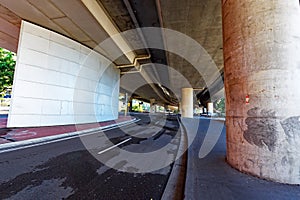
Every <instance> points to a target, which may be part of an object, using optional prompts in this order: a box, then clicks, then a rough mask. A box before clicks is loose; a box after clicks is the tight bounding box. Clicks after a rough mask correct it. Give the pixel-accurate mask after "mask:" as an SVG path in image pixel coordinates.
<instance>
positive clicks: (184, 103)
mask: <svg viewBox="0 0 300 200" xmlns="http://www.w3.org/2000/svg"><path fill="white" fill-rule="evenodd" d="M193 104H194V103H193V88H182V89H181V116H182V117H187V118H193V116H194V113H193Z"/></svg>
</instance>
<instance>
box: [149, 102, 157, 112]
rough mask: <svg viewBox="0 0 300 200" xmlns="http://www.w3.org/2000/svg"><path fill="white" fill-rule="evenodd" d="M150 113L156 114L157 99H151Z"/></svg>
mask: <svg viewBox="0 0 300 200" xmlns="http://www.w3.org/2000/svg"><path fill="white" fill-rule="evenodd" d="M150 113H156V104H155V99H150Z"/></svg>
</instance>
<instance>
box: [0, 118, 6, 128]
mask: <svg viewBox="0 0 300 200" xmlns="http://www.w3.org/2000/svg"><path fill="white" fill-rule="evenodd" d="M6 124H7V118H0V128H6Z"/></svg>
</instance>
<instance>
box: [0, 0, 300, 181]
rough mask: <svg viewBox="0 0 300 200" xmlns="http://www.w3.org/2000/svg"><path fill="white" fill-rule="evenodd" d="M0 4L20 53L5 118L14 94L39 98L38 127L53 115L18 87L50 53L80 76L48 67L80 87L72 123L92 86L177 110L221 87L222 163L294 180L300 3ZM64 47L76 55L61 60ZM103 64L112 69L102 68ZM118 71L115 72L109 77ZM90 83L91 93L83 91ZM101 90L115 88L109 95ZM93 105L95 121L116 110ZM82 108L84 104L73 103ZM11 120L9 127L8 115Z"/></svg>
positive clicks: (79, 0)
mask: <svg viewBox="0 0 300 200" xmlns="http://www.w3.org/2000/svg"><path fill="white" fill-rule="evenodd" d="M0 9H1V10H0V11H1V15H0V25H1V26H0V27H1V28H0V46H2V47H4V48H7V49H9V50H12V51H14V52H17V53H18V59H19V60H18V62H19V63H18V64H17V65H18V66H17V71H16V72H17V73H16V74H17V75H16V77H17V78H18V80H19V81H18V80H17V81H16V80H15V83H16V86H14V87H15V89H14V91H15V93H16V94H15V96H13V97H14V98H15V99H16V100H14V102H13V104H12V106H15V109H14V108H12V110H11V114H16V113H17V112H18V109H19V108H20V107H22V105H21V103H20V104H18V102H20V101H21V100H22V101H24V99H30V98H31V99H39V101H40V104H41V110H38V111H37V112H41V113H44V114H45V113H46V114H47V117H46V118H40V119H39V120H40V124H41V125H44V124H43V123H44V122H49V123H50V125H51V123H54V124H55V119H52V118H51V116H52V117H53V118H54V117H55V115H54V114H55V111H53V110H51V111H47V109H46V108H47V106H48V105H49V104H48V103H45V102H46V101H48V100H47V99H48V98H46V97H45V96H43V94H45V92H44V93H43V92H42V89H41V88H40V86H37V88H39V90H41V93H40V94H36V93H32V95H31V96H30V97H29V96H26V94H21V92H16V91H24V87H25V86H24V83H25V82H26V83H29V82H30V84H32V81H30V80H29V79H31V77H30V78H28V77H27V79H26V77H21V72H20V71H22V70H21V69H24V66H31V67H35V68H36V67H37V66H38V68H39V69H40V68H43V70H44V69H46V71H45V70H44V72H43V73H44V74H50V71H53V68H51V66H52V64H53V62H54V60H55V59H56V60H57V58H59V59H60V60H59V62H60V63H65V62H66V61H67V62H68V63H69V64H70V63H73V64H74V63H75V67H74V71H76V70H78V71H79V75H78V74H76V73H75V72H74V74H73V75H72V72H73V69H72V68H71V64H70V66H68V68H67V69H63V67H64V66H65V65H66V64H61V66H60V68H59V69H57V70H56V72H59V74H60V75H59V77H60V79H62V80H66V79H64V78H63V76H62V74H63V75H64V76H65V75H66V74H67V75H68V76H69V75H72V76H73V79H74V76H76V80H75V81H73V82H75V84H73V85H72V86H69V85H64V86H63V87H64V88H69V89H70V88H71V89H78V88H79V90H80V92H77V93H76V94H74V95H73V93H74V91H73V93H72V91H71V92H70V91H69V92H70V97H71V96H72V98H74V99H76V100H77V101H76V103H77V106H75V107H76V109H78V110H76V109H75V110H76V111H75V112H77V113H79V114H78V116H77V115H76V116H77V117H78V118H79V119H78V121H77V122H82V123H83V122H89V121H92V120H94V119H93V118H91V119H89V120H86V121H85V119H86V118H87V117H88V114H87V113H85V111H84V110H88V109H91V108H90V107H91V106H90V107H89V106H87V105H90V104H93V102H89V101H86V100H85V99H84V98H82V96H89V95H91V94H94V93H93V89H94V88H93V87H95V88H99V93H97V92H96V96H97V97H91V98H92V99H93V98H95V99H101V98H102V99H103V98H107V99H108V100H107V101H110V99H112V101H111V102H113V99H114V98H115V97H116V95H115V93H118V92H119V89H117V90H116V89H115V88H116V87H117V88H119V85H118V84H120V90H121V91H122V92H127V93H129V94H130V95H132V96H134V97H137V98H142V99H146V100H149V101H150V99H155V102H157V103H160V104H167V105H178V104H179V103H180V102H181V101H182V102H183V99H184V102H189V103H183V105H181V106H182V109H183V111H184V112H185V110H189V112H190V110H192V109H190V108H191V106H193V105H188V104H192V103H190V102H191V101H190V100H191V99H193V98H192V97H193V96H195V97H196V98H194V102H193V100H192V102H193V104H197V103H198V102H201V104H202V105H205V104H206V103H207V102H210V101H213V100H216V99H218V98H220V97H222V96H223V94H224V85H225V90H226V97H227V98H226V106H227V108H226V109H227V111H226V115H227V119H226V126H227V160H228V162H229V163H230V164H231V165H232V166H234V167H235V168H237V169H239V170H241V171H244V172H247V173H251V174H254V175H257V176H260V177H263V178H267V179H271V180H275V181H280V182H284V183H292V184H296V183H298V184H299V183H300V175H299V170H300V161H299V160H300V159H299V155H300V154H299V149H298V146H299V143H300V139H299V132H300V128H299V127H300V125H299V119H300V118H299V116H300V111H299V108H298V107H297V106H294V105H295V104H296V102H297V101H298V100H299V98H300V93H299V92H298V91H299V90H298V88H297V87H296V86H297V85H298V84H299V81H298V80H299V78H298V77H299V76H297V75H299V63H300V61H299V56H298V54H299V49H300V44H299V43H300V42H299V38H300V31H299V28H297V27H299V26H298V24H297V19H299V15H300V14H299V1H297V0H291V1H289V2H288V3H287V2H285V3H283V2H282V1H280V0H275V1H272V2H270V1H268V0H263V1H258V0H246V1H243V2H238V1H234V0H222V1H221V0H187V1H182V0H147V1H139V0H114V1H107V0H97V1H96V0H63V1H62V0H22V1H12V0H0ZM270 16H272V17H270ZM22 20H23V21H22ZM41 27H43V28H41ZM149 27H151V28H149ZM30 38H36V39H41V38H42V41H43V42H44V43H43V42H42V43H43V44H44V45H45V46H44V47H45V48H40V46H39V45H34V44H31V42H32V43H34V41H35V40H31V39H30ZM36 44H38V42H37V43H36ZM31 45H32V46H34V47H31ZM59 45H60V46H59ZM58 46H59V47H58ZM64 46H65V47H68V48H69V49H72V50H74V51H75V53H74V54H72V55H68V56H66V57H67V58H64V57H62V54H63V53H64V51H63V50H62V49H63V47H64ZM223 48H224V49H223ZM33 50H34V52H35V53H36V52H38V53H42V54H43V55H47V56H46V59H48V61H47V63H43V62H40V63H36V62H33V61H29V59H28V56H29V57H30V55H32V54H30V53H28V52H31V53H32V51H33ZM60 50H61V52H60ZM88 51H91V52H95V55H94V53H89V52H88ZM91 54H92V56H91V57H90V55H91ZM36 55H37V54H36ZM39 55H40V54H39ZM82 55H85V56H83V57H82ZM223 55H224V59H223ZM26 56H27V57H26ZM19 57H20V58H19ZM50 57H51V59H50ZM26 58H27V59H26ZM31 59H33V57H31ZM95 60H98V61H100V63H101V66H100V67H99V66H98V64H97V63H96V64H95V65H92V64H91V65H89V63H90V62H91V63H93V62H94V61H95ZM82 63H83V64H82ZM107 63H108V64H107ZM105 64H107V65H108V66H110V67H111V69H110V70H107V69H108V68H107V67H106V68H105V67H104V68H103V66H104V65H105ZM88 65H89V66H88ZM45 66H47V67H45ZM76 66H77V68H76ZM80 66H86V67H83V68H80ZM53 67H55V66H54V65H53ZM91 67H93V68H95V69H96V72H97V73H98V74H102V75H103V74H104V76H103V77H104V78H100V77H101V76H95V77H93V75H94V74H95V70H94V73H93V72H87V71H88V68H91ZM101 67H102V68H101ZM25 68H26V67H25ZM63 70H65V71H63ZM66 71H67V72H66ZM82 71H84V72H82ZM103 71H105V72H103ZM35 72H36V69H35ZM81 72H82V73H81ZM28 75H29V76H30V73H28ZM19 76H20V77H21V78H20V77H19ZM49 76H50V75H49ZM117 76H118V78H119V77H121V78H120V79H119V80H117V79H116V78H115V77H117ZM37 77H38V76H37ZM53 77H57V76H56V75H53ZM78 77H79V78H80V80H88V79H89V77H91V80H93V81H94V82H87V83H85V84H83V81H81V82H80V81H79V83H78ZM32 79H36V78H32ZM70 79H71V78H70ZM97 79H101V81H99V83H98V82H97ZM111 79H112V80H114V81H113V82H112V83H111V81H110V80H111ZM68 80H69V79H68ZM223 80H224V82H225V84H223ZM22 81H23V82H22ZM47 81H48V82H46V83H43V84H42V85H43V87H45V85H47V87H48V88H50V87H49V85H51V87H54V86H55V87H58V86H59V87H60V88H62V87H61V84H60V85H55V83H56V82H57V81H58V80H54V81H53V80H47ZM51 81H53V82H54V83H51V84H50V82H51ZM60 81H61V80H60ZM36 82H38V84H40V82H39V81H36ZM36 82H35V83H34V84H35V85H37V84H36ZM61 82H63V81H61ZM22 83H23V84H22ZM93 84H96V86H95V85H93ZM89 85H92V86H91V88H93V89H92V91H89V90H86V88H85V86H89ZM31 86H32V85H31ZM49 90H50V89H49ZM103 90H107V91H114V92H113V93H114V94H112V95H110V96H108V97H107V95H108V94H104V93H103ZM61 91H62V92H61V93H57V94H54V95H57V96H61V95H62V94H65V93H67V90H65V89H64V90H62V89H61ZM82 91H84V92H82ZM97 91H98V89H97ZM190 91H191V92H190ZM71 93H72V94H71ZM17 94H18V95H19V96H18V95H17ZM182 94H184V95H185V96H184V97H183V96H182ZM13 95H14V94H13ZM22 95H23V96H22ZM24 95H25V96H26V98H23V97H24ZM41 95H42V96H41ZM105 95H106V96H105ZM42 97H45V99H43V98H42ZM186 97H189V98H186ZM91 98H90V99H91ZM18 99H19V100H20V101H18ZM93 101H94V99H93ZM72 102H75V100H73V99H72V100H71V103H72ZM51 103H53V107H55V106H56V105H58V104H59V105H58V107H59V108H58V110H57V113H60V114H61V113H62V112H63V111H64V110H68V109H69V110H70V109H71V108H70V105H69V104H70V100H68V99H63V98H57V99H52V101H51ZM56 103H57V104H56ZM95 105H97V109H98V107H99V110H97V112H99V113H100V114H99V118H98V117H96V120H103V118H102V119H101V116H107V118H105V119H110V118H109V117H115V116H113V115H114V112H115V111H114V112H111V113H108V114H107V113H106V107H109V106H111V105H106V104H99V105H98V104H95ZM84 106H86V109H81V108H82V107H84ZM93 106H94V104H93ZM91 110H93V109H91ZM19 112H20V110H19ZM64 112H65V113H69V111H64ZM189 114H190V113H188V114H187V115H186V116H190V115H189ZM16 115H18V114H16ZM30 115H32V113H28V116H30ZM184 115H185V114H184ZM69 117H70V116H69ZM83 118H84V119H83ZM43 120H44V121H43ZM51 120H54V121H51ZM64 120H66V122H69V121H68V120H70V119H67V118H66V119H64ZM62 121H63V120H62ZM11 122H12V124H14V123H13V119H11Z"/></svg>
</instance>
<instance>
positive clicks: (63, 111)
mask: <svg viewBox="0 0 300 200" xmlns="http://www.w3.org/2000/svg"><path fill="white" fill-rule="evenodd" d="M17 55H18V57H17V65H16V70H15V78H14V85H13V96H12V98H13V100H12V105H11V109H10V113H9V118H8V127H25V126H48V125H62V124H74V123H90V122H95V121H106V120H113V119H116V118H117V116H118V96H119V70H117V69H115V68H114V67H113V66H109V67H107V66H108V65H109V64H110V62H109V61H108V60H107V59H106V58H105V57H103V56H102V55H100V54H98V53H96V52H94V51H92V50H90V49H88V48H87V47H85V46H83V45H81V44H79V43H77V42H75V41H73V40H71V39H69V38H66V37H64V36H62V35H59V34H57V33H54V32H52V31H49V30H47V29H44V28H41V27H38V26H36V25H33V24H30V23H28V22H24V21H23V22H22V26H21V32H20V40H19V47H18V53H17Z"/></svg>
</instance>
